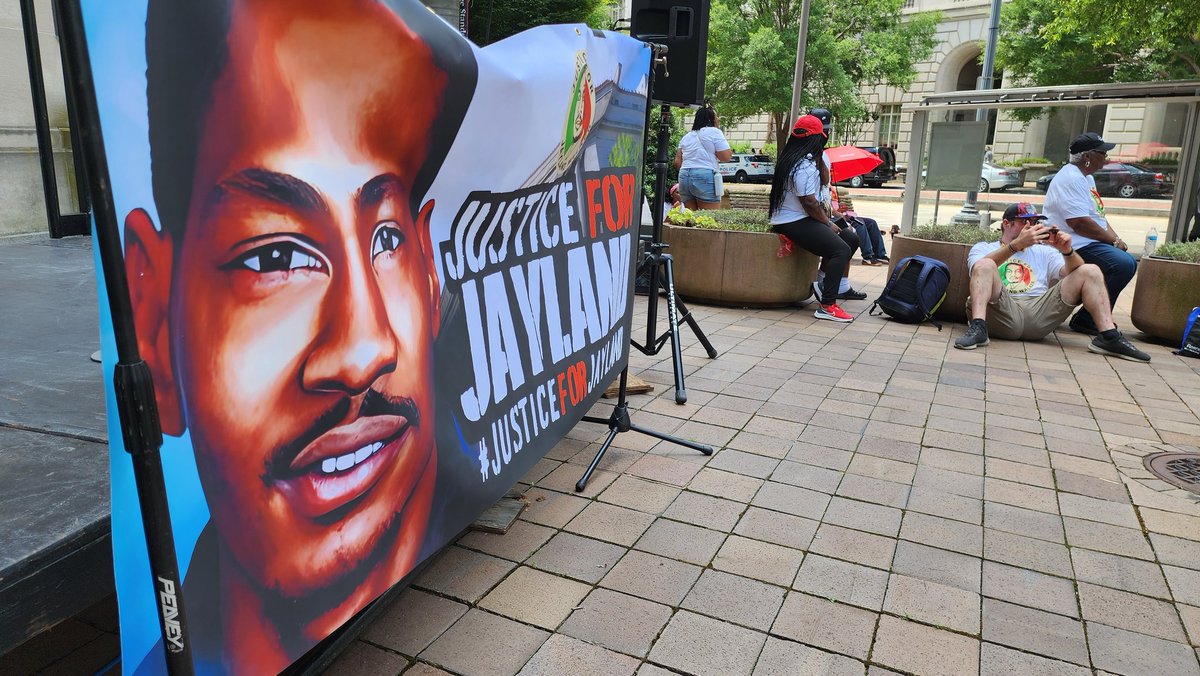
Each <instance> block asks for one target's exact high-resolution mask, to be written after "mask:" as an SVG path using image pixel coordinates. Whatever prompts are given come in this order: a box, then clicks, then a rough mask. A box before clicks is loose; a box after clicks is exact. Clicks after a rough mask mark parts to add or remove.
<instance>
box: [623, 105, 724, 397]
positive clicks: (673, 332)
mask: <svg viewBox="0 0 1200 676" xmlns="http://www.w3.org/2000/svg"><path fill="white" fill-rule="evenodd" d="M647 118H649V115H647ZM670 132H671V106H670V105H668V104H666V103H664V104H662V105H661V106H660V108H659V121H658V156H657V158H656V159H655V162H654V172H655V176H654V193H655V203H654V207H653V208H652V209H651V210H650V211H651V216H652V219H653V220H652V222H653V224H654V229H653V230H652V234H651V236H650V239H649V240H648V241H645V242H644V246H645V247H646V250H645V253H644V254H643V255H642V261H641V263H639V264H638V269H637V276H639V277H640V276H641V275H642V274H643V273H644V272H645V271H646V270H647V269H648V270H649V277H650V293H649V296H648V298H647V300H646V342H645V343H641V344H639V343H638V342H637V341H636V340H631V341H630V344H631V345H633V346H634V347H636V348H637V349H638V351H639V352H641V353H642V354H645V355H650V356H653V355H656V354H658V353H659V351H660V350H662V348H663V345H665V344H666V343H667V341H668V340H670V341H671V361H672V365H673V367H674V371H675V403H677V404H682V403H685V402H686V401H687V387H686V386H685V385H684V382H683V353H682V348H681V347H680V345H679V322H680V320H682V321H684V322H686V323H687V325H688V326H689V327H690V328H691V329H692V333H695V334H696V339H697V340H699V341H700V344H701V345H703V346H704V350H705V351H706V352H707V353H708V358H709V359H716V357H717V350H716V348H714V347H713V346H712V343H710V342H709V341H708V337H707V336H705V335H704V331H702V330H701V329H700V325H699V324H698V323H696V318H695V317H693V316H692V313H691V312H689V311H688V309H687V307H686V306H685V305H684V304H683V302H682V301H680V300H679V299H678V298H677V297H676V295H675V262H674V260H673V259H672V258H671V254H669V253H663V249H666V248H668V246H669V245H667V244H664V243H663V241H662V229H663V213H662V206H661V205H662V204H663V203H664V202H663V195H665V194H666V189H667V144H668V143H669V142H670ZM660 289H661V290H662V291H663V292H664V293H665V294H666V298H667V330H666V331H664V332H663V333H662V334H661V335H657V336H656V335H655V333H656V332H657V331H658V292H659V290H660Z"/></svg>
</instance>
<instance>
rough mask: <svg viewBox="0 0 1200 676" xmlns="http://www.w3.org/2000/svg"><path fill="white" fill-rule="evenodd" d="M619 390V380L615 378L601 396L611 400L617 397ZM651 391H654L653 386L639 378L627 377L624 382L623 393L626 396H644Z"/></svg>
mask: <svg viewBox="0 0 1200 676" xmlns="http://www.w3.org/2000/svg"><path fill="white" fill-rule="evenodd" d="M620 389H621V379H620V378H617V379H616V380H614V381H613V382H612V385H609V386H608V389H606V390H604V395H603V396H604V398H605V399H612V398H613V397H615V396H617V392H618V391H619V390H620ZM653 391H654V386H653V385H651V384H650V383H648V382H646V381H644V380H642V379H641V378H639V377H637V376H629V378H628V380H626V382H625V393H626V394H645V393H647V392H653Z"/></svg>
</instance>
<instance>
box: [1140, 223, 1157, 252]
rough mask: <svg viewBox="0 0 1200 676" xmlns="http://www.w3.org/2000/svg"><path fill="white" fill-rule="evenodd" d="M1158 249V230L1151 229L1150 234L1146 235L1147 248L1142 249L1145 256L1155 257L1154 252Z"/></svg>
mask: <svg viewBox="0 0 1200 676" xmlns="http://www.w3.org/2000/svg"><path fill="white" fill-rule="evenodd" d="M1157 248H1158V230H1157V229H1156V228H1153V227H1152V228H1150V232H1147V233H1146V246H1145V248H1143V249H1142V255H1143V256H1153V255H1154V250H1155V249H1157Z"/></svg>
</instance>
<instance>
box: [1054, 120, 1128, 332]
mask: <svg viewBox="0 0 1200 676" xmlns="http://www.w3.org/2000/svg"><path fill="white" fill-rule="evenodd" d="M1115 147H1116V145H1115V144H1112V143H1108V142H1107V141H1105V140H1104V139H1102V138H1100V135H1099V134H1097V133H1096V132H1092V131H1089V132H1086V133H1083V134H1080V135H1079V136H1076V137H1075V140H1074V141H1072V142H1071V145H1070V147H1069V148H1068V150H1069V151H1070V158H1069V160H1070V163H1069V164H1067V165H1066V166H1064V167H1063V168H1062V170H1061V171H1059V172H1058V174H1056V175H1055V176H1054V179H1053V180H1051V181H1050V187H1049V189H1047V190H1046V205H1045V212H1046V220H1047V221H1049V223H1050V225H1053V226H1058V227H1059V228H1061V229H1062V231H1063V232H1064V233H1066V234H1068V235H1070V239H1071V245H1072V246H1074V247H1075V249H1076V250H1077V251H1078V252H1079V255H1080V257H1081V258H1083V260H1084V261H1085V262H1087V263H1091V264H1093V265H1096V266H1098V267H1099V268H1100V271H1101V272H1102V273H1103V274H1104V286H1105V289H1106V290H1107V291H1108V302H1109V309H1110V310H1111V309H1112V306H1113V305H1115V304H1116V302H1117V296H1118V295H1119V294H1120V293H1121V291H1122V290H1123V289H1124V288H1125V287H1126V286H1127V285H1128V284H1129V281H1130V280H1131V279H1133V275H1134V273H1135V272H1137V261H1136V260H1135V259H1134V257H1133V256H1131V255H1129V253H1128V250H1129V247H1128V246H1127V245H1126V244H1125V242H1124V241H1122V240H1121V238H1120V237H1118V236H1117V233H1116V232H1115V231H1114V230H1113V229H1112V228H1110V227H1109V225H1108V220H1107V219H1106V218H1105V216H1104V200H1102V199H1100V193H1099V192H1097V191H1096V179H1095V178H1093V177H1092V175H1093V174H1095V173H1096V172H1097V171H1100V169H1101V168H1102V167H1103V166H1104V163H1105V158H1106V157H1107V156H1108V151H1110V150H1112V149H1113V148H1115ZM1070 326H1071V329H1072V330H1073V331H1078V332H1080V333H1086V334H1088V335H1092V336H1094V335H1096V333H1097V332H1098V331H1099V330H1100V328H1099V327H1100V324H1099V322H1098V321H1097V317H1096V316H1095V313H1094V312H1089V311H1088V309H1087V308H1084V309H1083V310H1080V311H1079V312H1077V313H1076V314H1075V316H1074V317H1073V318H1072V319H1071V325H1070Z"/></svg>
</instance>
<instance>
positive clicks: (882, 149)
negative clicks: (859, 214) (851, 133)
mask: <svg viewBox="0 0 1200 676" xmlns="http://www.w3.org/2000/svg"><path fill="white" fill-rule="evenodd" d="M855 147H857V148H862V149H863V150H865V151H867V152H869V153H871V154H872V155H878V156H879V159H881V160H883V164H881V165H879V166H878V167H875V168H874V169H872V170H871V171H868V172H867V173H865V174H862V175H860V176H854V177H852V178H848V179H846V180H844V181H838V182H837V185H848V186H850V187H851V188H861V187H863V186H864V185H865V186H869V187H872V188H878V187H879V186H881V185H883V184H884V183H885V182H887V181H890V180H892V179H894V178H896V151H895V150H892V149H891V148H888V147H886V146H855Z"/></svg>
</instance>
